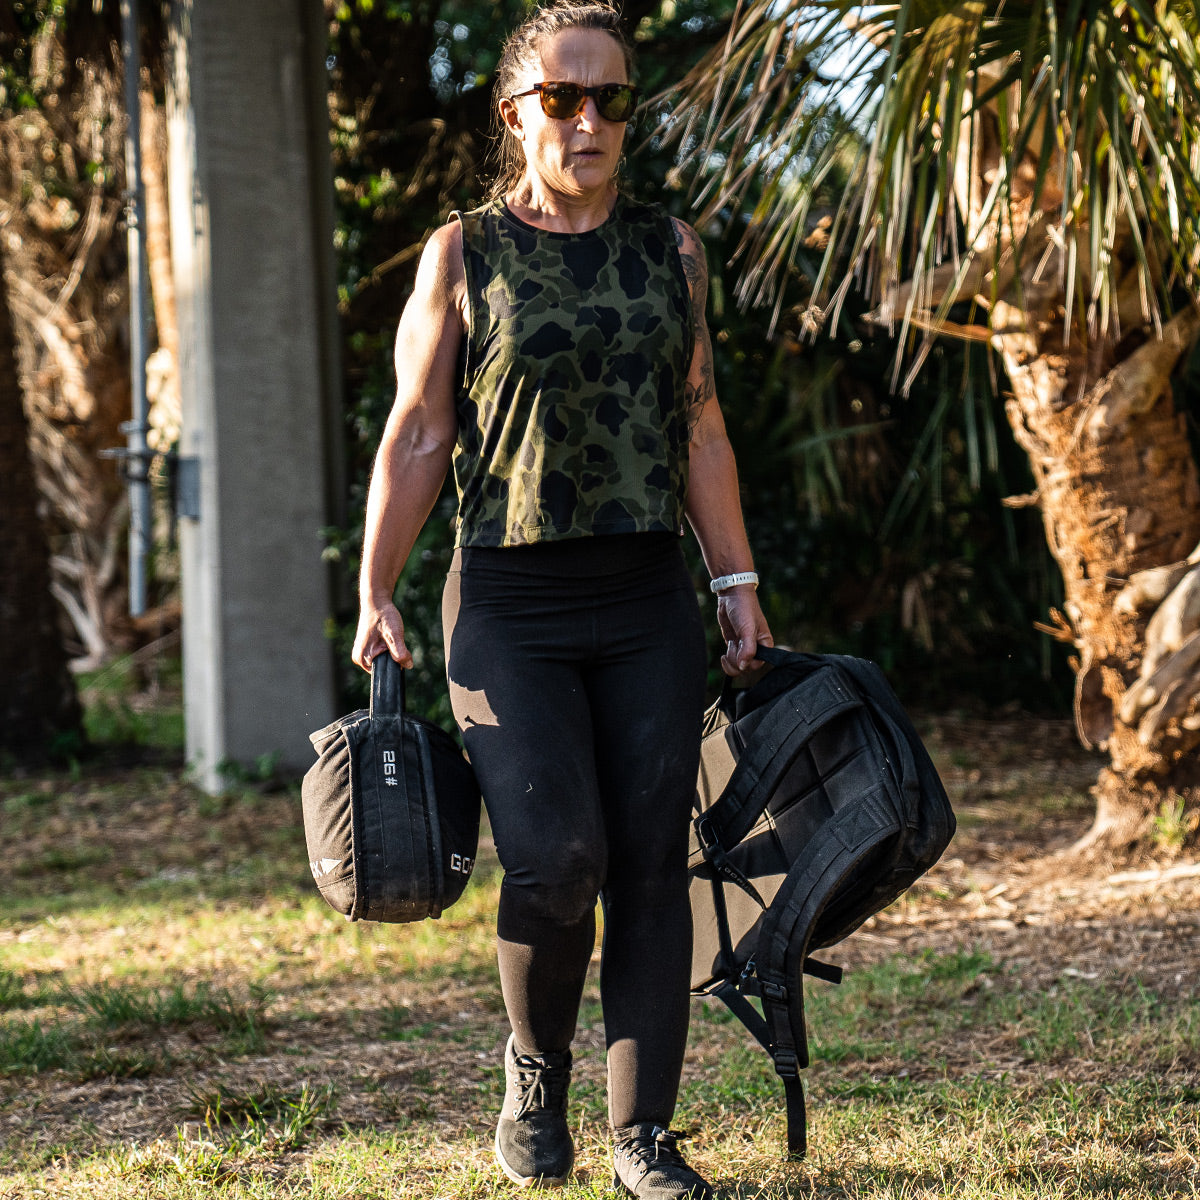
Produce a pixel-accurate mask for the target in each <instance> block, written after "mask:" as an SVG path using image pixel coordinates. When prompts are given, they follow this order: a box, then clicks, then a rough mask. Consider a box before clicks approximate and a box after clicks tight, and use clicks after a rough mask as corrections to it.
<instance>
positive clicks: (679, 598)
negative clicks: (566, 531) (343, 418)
mask: <svg viewBox="0 0 1200 1200" xmlns="http://www.w3.org/2000/svg"><path fill="white" fill-rule="evenodd" d="M442 619H443V623H444V628H445V638H446V659H447V675H448V677H449V681H450V697H451V703H452V704H453V707H454V715H455V718H456V720H457V722H458V726H459V729H460V730H461V732H462V736H463V741H464V743H465V744H466V748H467V753H468V754H469V755H470V758H471V762H472V764H473V765H474V767H475V771H476V774H477V775H478V777H479V781H480V784H481V786H482V789H483V797H484V803H485V804H486V806H487V812H488V817H489V819H490V821H491V826H492V835H493V837H494V838H495V842H496V849H497V852H498V854H499V856H500V862H501V864H502V866H503V867H504V882H503V885H502V887H501V891H500V911H499V916H498V929H497V933H498V938H497V945H498V958H499V964H500V980H501V986H502V988H503V992H504V1003H505V1007H506V1008H507V1010H508V1017H509V1020H510V1022H511V1023H512V1027H513V1032H514V1034H515V1035H516V1039H515V1040H516V1045H517V1049H518V1052H520V1053H525V1054H543V1053H547V1052H552V1051H559V1050H565V1049H566V1048H567V1047H568V1046H569V1045H570V1043H571V1040H572V1038H573V1036H574V1033H575V1023H576V1018H577V1016H578V1010H579V1001H580V996H581V994H582V991H583V985H584V979H585V976H586V974H587V968H588V963H589V961H590V960H591V955H592V949H593V946H594V944H595V936H596V934H595V906H596V898H597V896H599V897H600V899H601V901H602V903H603V906H604V946H603V954H602V957H601V967H600V994H601V1001H602V1003H603V1006H604V1028H605V1039H606V1043H607V1047H608V1086H609V1116H610V1119H611V1120H612V1122H613V1124H614V1125H618V1126H619V1125H628V1124H632V1123H634V1122H635V1121H654V1122H657V1123H658V1124H661V1125H664V1126H665V1125H668V1124H669V1123H670V1119H671V1116H672V1114H673V1112H674V1109H675V1098H676V1092H677V1090H678V1087H679V1076H680V1072H681V1070H682V1066H683V1054H684V1048H685V1044H686V1041H687V1025H688V985H689V977H690V964H691V946H692V933H691V928H692V926H691V909H690V907H689V902H688V887H687V829H688V818H689V814H690V811H691V803H692V797H693V794H694V792H695V786H696V770H697V765H698V760H699V753H700V718H701V713H702V711H703V707H704V678H705V666H704V655H705V651H704V632H703V626H702V622H701V618H700V610H699V606H698V605H697V603H696V595H695V590H694V588H693V586H692V583H691V580H690V578H689V576H688V573H687V570H686V567H685V565H684V562H683V557H682V554H681V552H680V548H679V544H678V539H677V538H675V537H672V536H671V535H669V534H648V533H642V534H627V535H619V536H606V537H587V538H579V539H575V540H569V541H563V542H551V543H540V544H538V545H534V546H521V547H513V548H503V549H493V548H482V549H481V548H468V549H464V550H460V551H457V552H456V553H455V557H454V562H453V564H452V569H451V571H450V575H449V578H448V579H447V581H446V591H445V595H444V598H443V607H442Z"/></svg>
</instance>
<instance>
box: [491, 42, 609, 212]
mask: <svg viewBox="0 0 1200 1200" xmlns="http://www.w3.org/2000/svg"><path fill="white" fill-rule="evenodd" d="M538 50H539V57H540V59H541V62H540V65H539V66H536V67H534V68H532V69H531V70H530V71H529V72H527V73H526V75H525V76H524V77H523V78H522V82H521V86H520V87H518V88H516V89H515V90H516V91H517V92H524V91H526V90H528V89H529V88H531V87H533V85H534V84H535V83H549V82H555V83H559V82H561V83H580V84H583V86H584V87H598V86H599V85H600V84H604V83H628V82H629V76H628V74H627V73H626V70H625V56H624V54H623V53H622V51H621V47H620V46H619V45H618V44H617V42H616V40H615V39H614V38H612V37H611V36H610V35H609V34H607V33H605V32H604V31H603V30H600V29H565V30H563V31H562V32H561V33H557V34H555V35H554V36H553V37H552V38H547V39H546V40H545V41H544V42H543V43H542V44H541V45H540V46H539V47H538ZM500 112H501V115H502V116H503V118H504V121H505V124H506V125H507V126H508V128H509V130H510V131H511V132H512V134H513V136H515V137H516V138H517V139H518V140H519V141H520V142H521V145H522V147H523V148H524V151H525V174H526V176H527V178H529V179H530V180H531V181H533V180H537V181H538V182H540V183H541V184H542V186H544V187H545V188H547V189H548V190H550V191H553V192H557V193H559V194H560V195H563V196H571V197H586V196H587V195H588V194H589V193H595V192H597V191H599V190H601V189H604V188H607V186H608V183H609V180H610V179H612V176H613V174H614V172H615V171H616V169H617V160H618V159H619V158H620V157H621V144H622V142H623V141H624V138H625V125H624V124H623V123H620V122H616V121H606V120H605V119H604V118H603V117H602V116H601V115H600V114H599V113H598V112H597V111H596V100H595V97H593V96H588V97H587V99H586V100H585V102H584V106H583V111H582V112H580V113H579V114H578V115H577V116H574V117H571V118H569V119H567V120H565V121H563V120H557V119H556V118H554V117H548V116H546V114H545V113H544V112H542V105H541V100H540V98H539V97H538V96H537V95H536V93H535V94H534V95H531V96H522V97H521V98H520V99H518V100H502V101H501V102H500Z"/></svg>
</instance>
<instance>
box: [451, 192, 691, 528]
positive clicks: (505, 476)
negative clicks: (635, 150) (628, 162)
mask: <svg viewBox="0 0 1200 1200" xmlns="http://www.w3.org/2000/svg"><path fill="white" fill-rule="evenodd" d="M457 215H458V218H459V220H460V221H461V222H462V238H463V261H464V265H465V268H466V283H467V295H468V303H469V306H470V307H469V325H470V330H469V333H468V334H467V336H466V338H465V339H464V355H465V361H464V363H463V373H462V380H461V384H460V387H459V391H458V395H457V399H456V407H457V420H458V441H457V444H456V447H455V451H454V478H455V484H456V486H457V488H458V497H459V505H458V520H457V530H456V537H455V544H456V545H458V546H516V545H525V544H528V543H532V542H540V541H549V540H555V539H562V538H573V537H582V536H586V535H590V534H608V533H630V532H642V531H650V530H666V531H669V532H671V533H679V532H681V529H682V522H683V504H684V497H685V493H686V490H687V452H688V420H687V405H686V400H685V395H684V382H685V380H686V378H687V372H688V368H689V366H690V364H691V358H692V346H693V329H692V320H691V305H690V301H689V296H688V287H687V280H686V279H685V277H684V274H683V266H682V264H681V262H680V259H679V251H678V249H677V247H676V243H675V235H674V229H673V227H672V225H671V221H670V218H669V217H668V216H667V214H666V212H665V211H664V210H663V209H661V208H660V207H658V206H650V205H644V204H637V203H635V202H633V201H631V200H628V199H626V198H625V197H618V199H617V203H616V206H615V208H614V209H613V212H612V215H611V216H610V217H609V219H608V220H607V221H605V222H604V224H602V225H600V226H599V227H598V228H596V229H593V230H589V231H588V232H586V233H580V234H570V233H553V232H550V231H547V230H542V229H536V228H534V227H533V226H531V225H527V224H526V223H525V222H523V221H520V220H518V219H517V218H516V217H515V216H513V214H512V213H510V212H509V211H508V208H507V207H506V206H505V205H504V203H503V202H502V201H493V202H492V203H491V204H488V205H485V206H484V207H482V208H479V209H475V210H474V211H472V212H468V213H461V214H457Z"/></svg>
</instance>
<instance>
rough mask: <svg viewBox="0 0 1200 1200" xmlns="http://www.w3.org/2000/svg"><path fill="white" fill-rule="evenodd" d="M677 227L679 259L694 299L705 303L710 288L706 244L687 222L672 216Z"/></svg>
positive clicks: (676, 236) (674, 225)
mask: <svg viewBox="0 0 1200 1200" xmlns="http://www.w3.org/2000/svg"><path fill="white" fill-rule="evenodd" d="M671 225H672V226H673V227H674V229H675V245H676V247H677V248H678V250H679V261H680V262H681V263H682V264H683V274H684V276H685V278H686V279H687V282H688V288H689V289H690V290H691V293H692V299H693V300H700V301H701V303H703V300H704V297H705V294H706V292H707V290H708V264H707V262H706V261H705V258H704V244H703V242H701V241H700V235H699V234H698V233H697V232H696V231H695V230H694V229H693V228H692V227H691V226H690V225H689V224H688V223H687V222H686V221H681V220H680V219H679V218H678V217H672V218H671Z"/></svg>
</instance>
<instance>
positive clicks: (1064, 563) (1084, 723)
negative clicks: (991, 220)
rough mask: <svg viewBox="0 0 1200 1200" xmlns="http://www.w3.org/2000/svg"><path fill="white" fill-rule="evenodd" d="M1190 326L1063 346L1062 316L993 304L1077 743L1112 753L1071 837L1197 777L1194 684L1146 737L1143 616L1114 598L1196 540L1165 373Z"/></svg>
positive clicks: (1116, 820) (1099, 828)
mask: <svg viewBox="0 0 1200 1200" xmlns="http://www.w3.org/2000/svg"><path fill="white" fill-rule="evenodd" d="M1198 329H1200V319H1198V318H1197V317H1196V315H1195V314H1193V313H1188V314H1185V316H1184V317H1183V318H1180V319H1177V322H1175V323H1173V325H1172V327H1171V328H1170V329H1169V331H1168V332H1169V333H1170V334H1171V335H1172V336H1171V337H1169V338H1167V339H1164V341H1162V342H1157V341H1154V342H1147V343H1145V345H1144V346H1143V347H1140V348H1138V349H1137V350H1135V351H1134V352H1133V353H1132V354H1130V353H1128V352H1124V353H1119V352H1118V350H1117V349H1116V348H1115V347H1114V346H1113V345H1112V344H1111V342H1109V343H1103V344H1100V345H1097V344H1096V343H1095V342H1093V343H1092V344H1091V345H1090V346H1085V339H1084V338H1083V336H1082V335H1081V334H1080V333H1079V331H1075V332H1074V333H1073V335H1072V338H1071V344H1070V346H1069V347H1067V348H1064V339H1063V326H1062V323H1061V320H1054V319H1050V320H1044V319H1043V320H1039V319H1038V318H1037V317H1035V316H1034V315H1032V314H1029V313H1025V312H1022V311H1021V310H1019V309H1017V308H1015V307H1013V306H1010V305H1006V304H997V305H995V306H994V308H993V311H992V331H993V336H992V344H993V346H994V347H995V348H996V349H997V350H998V351H999V353H1000V355H1001V357H1002V359H1003V361H1004V365H1005V368H1006V370H1007V372H1008V378H1009V382H1010V384H1011V387H1012V396H1011V398H1010V399H1009V400H1008V402H1007V412H1008V417H1009V422H1010V424H1011V426H1012V428H1013V431H1014V433H1015V435H1016V438H1017V440H1018V442H1019V443H1020V444H1021V446H1022V447H1023V448H1024V449H1025V450H1026V452H1027V453H1028V455H1029V459H1030V463H1031V465H1032V467H1033V474H1034V479H1035V482H1036V493H1035V496H1034V498H1033V499H1034V500H1035V501H1036V503H1037V504H1038V505H1039V507H1040V508H1041V511H1042V516H1043V520H1044V523H1045V528H1046V536H1047V539H1048V541H1049V544H1050V548H1051V550H1052V552H1053V554H1054V557H1055V559H1056V560H1057V562H1058V564H1059V567H1060V568H1061V570H1062V576H1063V582H1064V585H1065V597H1066V598H1065V604H1064V608H1065V614H1064V615H1063V617H1062V618H1061V619H1060V626H1061V635H1062V636H1063V638H1064V640H1068V641H1071V642H1073V643H1074V645H1075V647H1076V649H1077V651H1078V662H1077V664H1076V688H1075V720H1076V725H1077V728H1078V731H1079V735H1080V737H1081V738H1082V739H1083V741H1084V742H1085V744H1087V745H1091V746H1095V747H1097V748H1099V749H1101V750H1104V751H1105V752H1107V754H1108V756H1109V763H1108V766H1107V767H1106V768H1105V769H1104V770H1103V771H1102V772H1101V774H1100V778H1099V779H1098V781H1097V784H1096V787H1095V789H1094V790H1095V794H1096V798H1097V811H1096V820H1095V823H1094V825H1093V828H1092V830H1091V831H1090V833H1089V834H1088V835H1087V837H1086V838H1085V839H1084V841H1083V843H1081V844H1080V849H1083V848H1085V847H1086V848H1090V849H1093V850H1097V851H1099V850H1106V849H1117V848H1119V847H1124V846H1127V845H1129V844H1131V843H1134V842H1136V841H1138V840H1139V839H1141V838H1144V837H1145V835H1146V833H1147V828H1148V822H1149V819H1150V818H1151V817H1152V815H1153V813H1154V811H1155V810H1156V809H1157V807H1158V806H1159V804H1160V803H1161V802H1162V799H1163V797H1164V796H1165V795H1167V794H1169V793H1170V792H1172V791H1178V792H1187V791H1189V790H1190V789H1193V788H1195V787H1196V786H1197V784H1200V758H1198V757H1197V756H1195V755H1192V754H1188V753H1186V751H1188V750H1190V749H1191V748H1192V746H1194V745H1195V744H1196V743H1197V742H1200V734H1198V733H1197V732H1196V731H1195V730H1192V729H1189V728H1188V727H1187V724H1188V717H1189V715H1190V714H1191V713H1192V712H1193V710H1194V709H1195V701H1194V699H1193V698H1192V695H1191V694H1189V695H1187V696H1185V697H1183V702H1182V703H1181V704H1180V705H1177V707H1178V708H1179V710H1180V711H1179V712H1178V713H1177V714H1176V717H1175V719H1172V720H1169V721H1166V722H1165V724H1164V725H1163V726H1162V727H1161V728H1158V729H1152V730H1151V734H1152V735H1148V733H1147V730H1148V728H1150V727H1148V726H1146V725H1145V724H1144V722H1143V721H1142V720H1140V719H1139V718H1140V717H1141V714H1142V711H1143V709H1144V707H1145V706H1142V708H1139V709H1137V710H1136V711H1132V712H1131V709H1130V705H1129V703H1128V701H1127V696H1128V693H1129V689H1130V688H1131V686H1134V685H1136V684H1137V683H1138V680H1139V671H1140V669H1141V668H1142V665H1143V662H1144V660H1145V659H1146V657H1147V629H1148V626H1149V625H1150V620H1149V617H1150V614H1149V613H1148V612H1147V610H1146V607H1145V606H1144V605H1140V604H1137V603H1133V602H1130V601H1129V600H1128V599H1124V600H1122V599H1121V598H1122V597H1126V598H1127V597H1128V596H1129V595H1130V592H1129V591H1128V590H1127V588H1126V585H1127V584H1128V583H1129V581H1130V579H1131V578H1133V577H1141V573H1143V572H1154V571H1155V570H1156V569H1161V568H1168V567H1171V566H1172V565H1175V564H1178V565H1179V566H1183V567H1184V569H1186V566H1185V564H1184V560H1186V559H1187V557H1188V556H1189V555H1190V554H1191V553H1192V551H1193V550H1194V549H1195V548H1196V545H1197V542H1198V541H1200V479H1198V477H1197V470H1196V464H1195V460H1194V458H1193V455H1192V452H1191V448H1190V446H1189V444H1188V439H1187V432H1186V428H1185V423H1184V419H1183V417H1182V416H1181V415H1178V414H1176V413H1175V412H1174V411H1173V406H1172V404H1171V400H1170V382H1169V375H1170V371H1171V369H1172V367H1173V365H1174V362H1175V361H1176V360H1177V359H1178V356H1179V354H1180V353H1181V352H1182V349H1183V348H1185V347H1186V345H1187V344H1189V343H1190V341H1191V340H1192V339H1193V338H1194V336H1195V334H1196V332H1197V330H1198ZM1172 339H1173V342H1172ZM1163 347H1165V350H1164V349H1163ZM1159 598H1160V597H1159ZM1119 601H1120V602H1119ZM1123 701H1126V703H1125V704H1124V705H1123V703H1122V702H1123Z"/></svg>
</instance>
